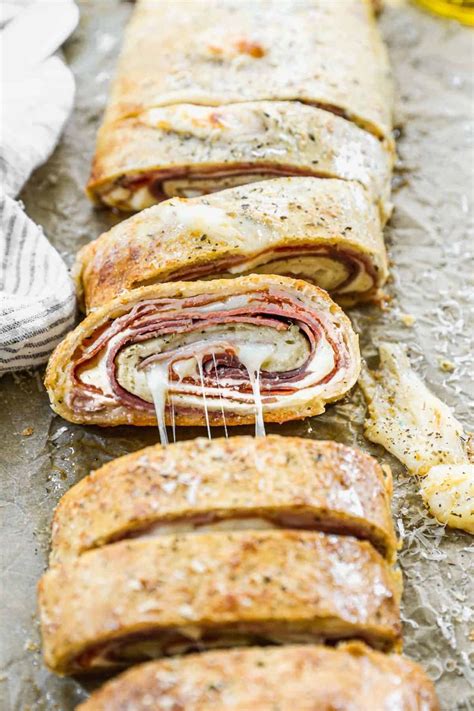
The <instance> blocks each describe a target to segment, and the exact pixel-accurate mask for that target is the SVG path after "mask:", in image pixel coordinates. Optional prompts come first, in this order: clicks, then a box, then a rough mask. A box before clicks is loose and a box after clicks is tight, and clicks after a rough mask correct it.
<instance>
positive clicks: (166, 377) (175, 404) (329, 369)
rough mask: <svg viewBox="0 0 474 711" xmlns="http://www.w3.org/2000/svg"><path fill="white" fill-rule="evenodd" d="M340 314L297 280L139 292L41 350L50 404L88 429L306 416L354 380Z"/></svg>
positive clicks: (350, 337) (347, 328)
mask: <svg viewBox="0 0 474 711" xmlns="http://www.w3.org/2000/svg"><path fill="white" fill-rule="evenodd" d="M359 368H360V356H359V347H358V340H357V336H356V335H355V333H354V331H353V329H352V326H351V324H350V321H349V319H348V318H347V316H345V314H344V313H343V312H342V310H341V309H340V307H339V306H337V305H336V304H335V303H334V302H333V301H332V300H331V298H330V297H329V296H328V295H327V293H326V292H325V291H323V290H321V289H319V288H317V287H315V286H312V285H310V284H308V283H306V282H303V281H297V280H294V279H290V278H285V277H276V276H270V275H254V276H248V277H240V278H237V279H232V280H228V279H223V280H216V281H196V282H176V283H169V284H157V285H153V286H147V287H142V288H139V289H135V290H134V291H131V292H128V293H126V294H124V295H123V296H119V297H117V298H116V299H114V300H112V301H110V302H108V303H107V304H105V305H104V306H103V307H101V308H99V309H97V310H96V311H94V312H92V313H91V314H89V316H88V317H87V318H86V319H85V320H84V321H83V322H82V323H81V324H80V325H79V326H77V328H76V329H75V330H74V331H73V332H71V333H70V334H69V335H68V336H67V337H66V339H65V340H64V341H63V342H62V343H61V344H60V345H59V346H58V347H57V349H56V351H55V352H54V354H53V355H52V357H51V359H50V362H49V365H48V369H47V374H46V381H45V383H46V387H47V390H48V392H49V396H50V399H51V403H52V406H53V409H54V410H55V411H56V412H58V413H59V414H60V415H62V416H63V417H64V418H66V419H68V420H70V421H72V422H78V423H90V424H98V425H104V426H106V425H120V424H134V425H153V424H156V423H158V425H160V431H163V429H164V423H165V422H167V423H169V424H172V423H175V424H177V425H204V424H206V422H208V423H209V424H210V425H214V424H216V425H219V424H224V423H227V424H228V425H234V424H244V423H252V422H254V421H255V418H256V419H257V425H258V426H259V428H260V431H261V430H262V429H263V420H266V421H271V422H284V421H287V420H292V419H300V418H304V417H307V416H310V415H316V414H319V413H321V412H323V411H324V408H325V405H326V403H328V402H332V401H335V400H338V399H339V398H341V397H342V396H343V395H345V394H346V393H347V392H348V390H349V389H350V388H351V387H352V386H353V385H354V383H355V381H356V380H357V377H358V374H359Z"/></svg>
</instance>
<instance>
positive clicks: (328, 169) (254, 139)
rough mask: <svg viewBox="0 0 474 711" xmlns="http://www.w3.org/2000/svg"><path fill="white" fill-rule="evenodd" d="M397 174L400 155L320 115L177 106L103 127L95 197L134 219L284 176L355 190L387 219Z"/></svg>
mask: <svg viewBox="0 0 474 711" xmlns="http://www.w3.org/2000/svg"><path fill="white" fill-rule="evenodd" d="M392 166H393V153H392V151H390V150H387V148H386V146H384V145H383V144H382V143H381V142H380V141H379V140H378V139H377V138H376V137H375V136H373V135H371V134H370V133H367V132H366V131H364V130H363V129H361V128H359V127H357V126H356V125H354V124H353V123H351V122H350V121H347V120H346V119H344V118H341V117H340V116H336V115H334V114H332V113H329V112H327V111H323V110H321V109H318V108H316V107H314V106H307V105H305V104H302V103H300V102H288V101H287V102H280V101H276V102H275V101H251V102H242V103H238V104H227V105H221V106H219V107H205V106H196V105H193V104H187V105H186V104H179V105H174V106H165V107H160V108H152V109H148V110H143V111H142V112H141V113H140V114H138V115H137V116H130V117H127V118H123V119H119V120H117V121H114V122H108V123H105V124H104V125H103V126H102V128H101V129H100V131H99V134H98V137H97V147H96V153H95V157H94V162H93V166H92V173H91V177H90V180H89V183H88V186H87V191H88V194H89V197H90V198H91V199H92V200H93V201H95V202H97V203H98V204H100V203H104V204H107V205H109V206H114V207H116V208H119V209H122V210H125V211H127V210H128V211H136V210H138V209H140V208H142V207H144V206H145V205H144V204H143V201H145V202H146V201H148V204H152V203H154V202H158V201H159V200H160V199H163V198H164V197H173V196H180V195H181V196H184V191H186V190H192V191H195V190H198V191H199V190H200V191H202V192H203V193H207V192H212V190H214V189H216V187H226V182H228V181H229V180H238V181H239V182H240V183H241V184H242V183H252V182H253V181H255V180H256V179H257V180H258V179H261V178H262V177H265V176H267V177H272V174H273V175H274V174H275V173H278V172H279V173H280V174H281V175H293V174H297V175H302V176H304V175H306V176H314V177H318V178H340V179H343V180H353V181H357V182H359V183H360V184H361V185H362V186H363V187H364V188H365V189H366V190H367V193H368V195H369V196H370V199H371V201H373V202H375V203H376V204H378V206H379V208H380V212H381V214H382V217H383V219H386V218H387V217H388V216H389V214H390V211H391V205H390V187H391V186H390V182H391V170H392ZM176 181H178V182H176ZM209 181H212V182H209ZM134 185H135V186H134ZM117 188H118V190H117ZM142 188H145V191H144V193H143V191H142V193H143V194H142V196H141V197H140V195H137V194H136V191H137V190H138V191H140V190H141V189H142ZM148 188H149V189H148Z"/></svg>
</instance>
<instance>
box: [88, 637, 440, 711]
mask: <svg viewBox="0 0 474 711" xmlns="http://www.w3.org/2000/svg"><path fill="white" fill-rule="evenodd" d="M394 699H395V701H394ZM394 703H395V706H394V705H393V704H394ZM374 704H375V705H374ZM150 705H151V706H152V707H153V709H154V711H169V709H170V708H171V709H183V710H184V709H185V710H186V711H248V710H249V709H253V711H269V709H278V711H294V710H295V709H297V710H298V711H334V709H337V711H368V709H372V710H373V711H375V709H380V710H381V709H387V708H396V710H397V711H439V704H438V701H437V698H436V694H435V690H434V687H433V684H432V682H431V681H430V680H429V679H428V677H427V676H426V674H425V673H424V671H423V670H422V668H421V667H420V666H418V665H417V664H415V663H414V662H412V661H410V660H409V659H405V658H404V657H401V656H399V655H395V654H391V655H385V654H380V653H379V652H374V651H373V650H371V649H369V648H368V647H366V646H365V645H363V644H361V643H358V642H350V643H348V644H340V645H339V646H338V647H337V648H335V649H333V648H329V647H322V646H313V645H304V646H301V645H299V646H287V647H263V648H259V647H255V648H251V649H245V650H232V651H221V652H205V653H203V654H199V655H190V656H187V657H182V658H178V659H176V658H175V659H166V660H161V661H158V662H151V663H149V664H142V665H140V666H138V667H134V668H133V669H131V670H129V671H127V672H124V673H123V674H121V675H120V676H119V677H117V678H116V679H114V680H113V681H110V682H108V683H107V684H105V686H103V687H102V688H101V689H100V690H99V691H96V692H95V693H94V694H93V695H92V696H91V697H90V698H89V699H88V700H87V701H86V702H85V703H83V704H82V705H81V706H80V707H79V709H78V711H131V710H133V711H149V709H150Z"/></svg>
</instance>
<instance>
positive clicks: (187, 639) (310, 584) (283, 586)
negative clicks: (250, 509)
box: [39, 530, 401, 673]
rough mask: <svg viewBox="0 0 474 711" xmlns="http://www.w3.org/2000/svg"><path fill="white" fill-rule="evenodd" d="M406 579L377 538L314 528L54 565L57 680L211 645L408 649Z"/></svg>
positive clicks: (49, 582)
mask: <svg viewBox="0 0 474 711" xmlns="http://www.w3.org/2000/svg"><path fill="white" fill-rule="evenodd" d="M399 592H400V590H399V582H398V577H397V576H396V575H395V574H394V572H393V570H392V568H391V567H390V566H389V564H388V563H387V562H386V561H385V560H384V559H383V558H382V557H381V556H380V554H379V553H377V551H376V550H375V549H374V548H373V546H372V545H370V543H367V542H366V541H359V540H357V539H355V538H352V537H350V536H336V535H327V534H324V533H319V532H308V531H289V530H271V531H232V532H222V531H221V532H213V533H202V534H200V535H195V534H190V533H188V534H182V535H176V534H174V535H173V534H171V535H166V536H157V537H153V538H139V539H135V540H130V541H119V542H117V543H113V544H109V545H106V546H104V547H103V548H99V549H96V550H92V551H88V552H87V553H83V554H82V555H81V556H79V557H77V558H74V559H72V560H70V561H68V562H66V563H64V564H60V565H53V566H52V567H51V568H50V569H49V570H48V571H47V572H46V573H45V575H44V576H43V578H42V579H41V581H40V584H39V605H40V614H41V625H42V634H43V650H44V656H45V661H46V664H47V665H48V666H49V667H50V668H51V669H52V670H54V671H56V672H58V673H70V672H76V671H86V670H94V669H100V668H107V667H114V666H123V665H129V664H132V663H135V662H137V661H143V660H146V659H150V658H155V657H160V656H163V655H171V654H179V653H183V652H188V651H193V650H196V649H205V648H212V647H229V646H231V647H235V646H240V645H245V646H247V645H249V644H255V643H257V644H258V643H261V642H265V643H287V642H292V641H293V642H295V641H313V642H314V641H319V640H321V639H324V640H339V639H349V638H350V639H354V638H357V639H363V640H365V641H366V642H367V643H368V644H370V645H371V646H374V647H375V648H378V649H383V650H390V649H394V648H398V647H399V644H400V634H401V623H400V613H399Z"/></svg>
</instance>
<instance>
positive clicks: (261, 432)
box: [237, 343, 275, 437]
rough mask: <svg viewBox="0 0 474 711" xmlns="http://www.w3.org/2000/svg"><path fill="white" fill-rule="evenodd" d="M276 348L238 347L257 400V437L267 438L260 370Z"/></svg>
mask: <svg viewBox="0 0 474 711" xmlns="http://www.w3.org/2000/svg"><path fill="white" fill-rule="evenodd" d="M274 350H275V348H274V346H272V345H269V344H268V345H266V344H264V343H258V344H252V345H249V344H241V345H239V347H238V351H237V353H238V357H239V360H240V362H241V363H242V365H244V366H245V367H246V368H247V371H248V374H249V378H250V384H251V386H252V392H253V397H254V400H255V436H256V437H265V424H264V422H263V405H262V395H261V392H260V369H261V367H262V365H263V364H264V362H265V361H266V360H267V359H268V358H269V357H270V356H271V355H272V354H273V352H274Z"/></svg>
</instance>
